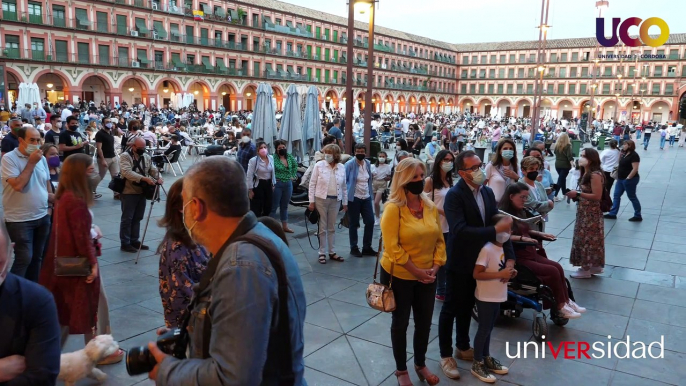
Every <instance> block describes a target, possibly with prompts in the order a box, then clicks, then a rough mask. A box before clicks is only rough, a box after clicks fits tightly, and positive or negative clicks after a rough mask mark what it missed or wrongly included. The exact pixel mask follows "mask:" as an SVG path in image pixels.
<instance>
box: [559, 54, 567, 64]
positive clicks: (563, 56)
mask: <svg viewBox="0 0 686 386" xmlns="http://www.w3.org/2000/svg"><path fill="white" fill-rule="evenodd" d="M560 61H561V62H566V61H567V54H566V53H564V54H562V58H561V59H560Z"/></svg>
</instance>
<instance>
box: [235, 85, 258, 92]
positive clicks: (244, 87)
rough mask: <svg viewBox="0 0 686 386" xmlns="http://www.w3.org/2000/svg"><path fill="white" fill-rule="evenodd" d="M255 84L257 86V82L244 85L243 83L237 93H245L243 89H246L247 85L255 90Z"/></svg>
mask: <svg viewBox="0 0 686 386" xmlns="http://www.w3.org/2000/svg"><path fill="white" fill-rule="evenodd" d="M257 86H258V84H257V83H246V84H245V85H243V87H241V89H240V90H239V91H238V93H239V94H241V95H242V94H245V90H246V89H247V88H248V87H252V89H253V90H257Z"/></svg>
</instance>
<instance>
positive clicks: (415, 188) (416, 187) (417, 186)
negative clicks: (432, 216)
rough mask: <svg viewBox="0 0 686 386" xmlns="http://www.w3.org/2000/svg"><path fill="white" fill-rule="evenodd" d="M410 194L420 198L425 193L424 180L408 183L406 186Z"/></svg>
mask: <svg viewBox="0 0 686 386" xmlns="http://www.w3.org/2000/svg"><path fill="white" fill-rule="evenodd" d="M405 189H407V191H408V192H410V193H412V194H414V195H416V196H418V195H420V194H421V193H422V192H423V191H424V180H419V181H412V182H408V183H407V185H405Z"/></svg>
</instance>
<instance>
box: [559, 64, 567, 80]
mask: <svg viewBox="0 0 686 386" xmlns="http://www.w3.org/2000/svg"><path fill="white" fill-rule="evenodd" d="M566 77H567V68H566V67H563V68H561V69H560V78H566Z"/></svg>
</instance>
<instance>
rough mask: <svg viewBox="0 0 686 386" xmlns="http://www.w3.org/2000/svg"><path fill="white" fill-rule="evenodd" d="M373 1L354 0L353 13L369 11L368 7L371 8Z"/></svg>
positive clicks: (361, 13)
mask: <svg viewBox="0 0 686 386" xmlns="http://www.w3.org/2000/svg"><path fill="white" fill-rule="evenodd" d="M372 4H373V3H371V2H369V1H365V0H357V1H355V13H359V14H360V15H365V14H367V12H369V8H371V6H372Z"/></svg>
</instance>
